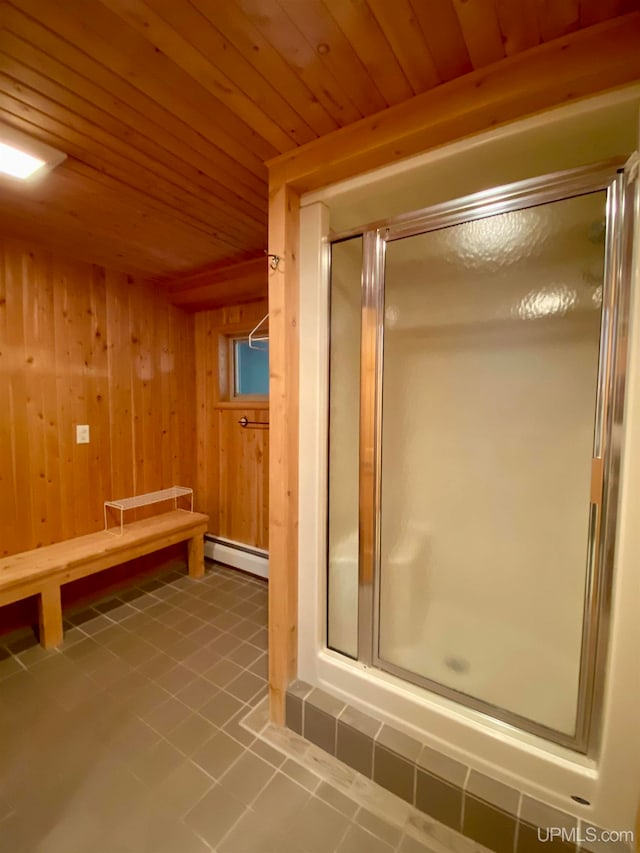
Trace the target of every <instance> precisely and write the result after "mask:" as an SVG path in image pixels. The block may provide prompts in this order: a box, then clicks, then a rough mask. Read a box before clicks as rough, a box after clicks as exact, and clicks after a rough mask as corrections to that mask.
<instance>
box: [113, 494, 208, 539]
mask: <svg viewBox="0 0 640 853" xmlns="http://www.w3.org/2000/svg"><path fill="white" fill-rule="evenodd" d="M183 497H189V498H190V499H191V509H190V510H189V511H190V512H193V489H189V488H187V487H186V486H171V487H170V488H168V489H160V490H159V491H157V492H146V494H144V495H135V496H134V497H131V498H121V499H120V500H117V501H105V502H104V529H105V530H106V531H107V532H109V533H111V532H112V531H111V530H109V525H108V519H107V508H108V507H110V508H112V509H116V510H120V534H123V533H124V514H125V512H126V511H127V510H130V509H139V508H140V507H143V506H150V505H151V504H157V503H163V502H164V501H173V502H174V505H175V508H176V509H178V498H183Z"/></svg>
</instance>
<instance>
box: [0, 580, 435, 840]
mask: <svg viewBox="0 0 640 853" xmlns="http://www.w3.org/2000/svg"><path fill="white" fill-rule="evenodd" d="M266 623H267V587H266V584H265V583H264V582H262V581H260V580H257V579H253V578H250V577H247V576H245V575H241V574H239V573H237V572H233V571H231V570H229V569H225V568H224V567H221V566H218V565H215V564H208V568H207V573H206V575H205V577H204V579H202V580H200V581H194V580H191V579H190V578H188V577H186V576H185V575H184V573H183V572H176V571H172V572H169V573H168V574H165V575H164V576H163V577H161V578H157V579H154V580H151V581H146V582H144V583H141V584H140V585H139V586H136V587H132V588H130V589H127V590H125V591H123V592H120V593H118V594H117V595H114V596H111V597H109V598H107V599H103V600H101V601H99V602H97V603H96V604H94V605H93V606H92V607H90V608H85V609H83V610H81V611H79V612H75V613H71V614H70V615H69V616H68V621H67V622H66V623H65V640H64V643H63V645H62V646H61V647H60V649H58V650H53V651H45V650H43V649H42V648H41V647H40V646H39V645H36V644H35V640H34V638H33V636H32V635H31V634H30V633H29V634H26V633H25V632H23V633H22V634H21V635H17V636H16V635H13V636H11V637H4V638H2V637H0V853H36V851H37V853H200V851H202V853H206V851H212V850H213V851H217V853H258V851H264V853H266V852H267V851H269V853H276V852H277V853H333V851H338V853H392V851H399V852H400V851H401V853H425V851H427V850H428V849H429V848H428V847H426V846H424V845H422V844H421V843H420V842H418V841H417V840H415V838H413V837H412V836H411V835H408V834H406V833H405V832H404V831H403V830H402V828H398V827H397V826H394V825H393V824H392V823H390V822H387V821H385V820H384V819H382V818H381V817H380V816H379V815H377V814H375V813H374V812H373V811H371V810H370V809H367V808H365V807H364V806H362V805H361V804H360V803H359V802H358V801H357V799H352V798H350V797H348V796H346V795H345V794H344V793H343V792H341V791H340V789H339V787H336V786H334V785H332V784H330V782H328V781H327V780H326V778H323V775H322V773H317V774H316V773H314V772H312V771H311V770H309V769H308V768H307V767H305V766H304V762H299V761H297V760H295V751H294V753H293V756H294V757H292V756H291V755H290V754H288V752H287V749H286V748H284V749H279V748H278V743H277V738H276V739H275V741H274V742H273V743H271V744H270V743H269V742H267V740H265V739H264V738H262V737H259V736H256V731H250V730H248V729H247V728H246V727H245V726H243V725H241V723H240V721H241V720H243V719H244V718H245V717H248V716H251V715H255V714H256V713H257V712H259V710H260V709H259V708H258V707H257V706H258V705H259V704H260V703H261V702H262V700H263V699H264V697H265V696H266V689H267V684H266V676H267V654H266V649H267V630H266ZM265 722H266V720H265ZM272 740H273V738H272Z"/></svg>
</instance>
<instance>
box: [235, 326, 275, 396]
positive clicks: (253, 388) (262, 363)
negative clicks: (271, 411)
mask: <svg viewBox="0 0 640 853" xmlns="http://www.w3.org/2000/svg"><path fill="white" fill-rule="evenodd" d="M231 347H232V352H231V356H232V357H231V364H232V365H233V385H232V387H233V396H234V397H264V398H266V397H268V396H269V342H268V341H265V340H262V341H260V342H259V343H256V344H255V345H254V346H253V347H250V346H249V339H248V338H232V340H231Z"/></svg>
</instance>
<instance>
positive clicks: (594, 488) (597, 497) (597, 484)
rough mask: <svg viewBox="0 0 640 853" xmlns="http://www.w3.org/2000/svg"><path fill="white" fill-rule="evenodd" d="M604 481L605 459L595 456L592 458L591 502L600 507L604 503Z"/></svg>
mask: <svg viewBox="0 0 640 853" xmlns="http://www.w3.org/2000/svg"><path fill="white" fill-rule="evenodd" d="M603 482H604V460H603V458H602V457H601V456H594V457H593V458H592V460H591V503H592V504H595V506H597V507H598V509H599V508H600V504H601V503H602V486H603Z"/></svg>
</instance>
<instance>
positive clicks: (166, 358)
mask: <svg viewBox="0 0 640 853" xmlns="http://www.w3.org/2000/svg"><path fill="white" fill-rule="evenodd" d="M0 260H1V264H0V555H7V554H12V553H18V552H19V551H24V550H27V549H29V548H34V547H37V546H39V545H46V544H49V543H51V542H57V541H61V540H63V539H66V538H69V537H72V536H78V535H82V534H83V533H89V532H91V531H93V530H98V529H100V527H101V526H102V523H103V521H102V506H103V501H105V500H108V499H110V498H117V497H124V496H126V495H130V494H133V493H134V490H136V489H137V490H138V491H142V490H146V489H156V488H162V487H164V486H169V485H172V484H173V483H174V482H175V483H179V484H184V485H192V484H194V477H195V450H194V440H195V418H194V417H193V415H192V412H193V393H194V376H195V361H194V339H193V319H192V317H190V316H189V315H187V314H185V313H183V312H182V311H180V310H179V309H177V308H174V307H173V306H170V305H169V304H168V302H167V300H166V298H165V294H164V292H163V291H159V290H158V289H157V288H154V287H153V286H152V285H150V284H147V283H145V282H138V281H134V280H132V279H131V278H129V277H127V276H126V275H124V274H122V273H114V272H111V271H109V270H105V269H103V268H102V267H97V266H91V265H89V264H83V263H77V262H73V261H69V260H66V259H65V258H62V257H58V256H56V255H53V254H51V253H50V252H49V251H47V250H45V249H42V248H39V247H34V246H32V245H28V244H25V243H22V242H18V241H14V240H11V239H4V238H0ZM178 354H179V356H178ZM174 413H175V414H174ZM82 423H86V424H89V426H90V429H91V441H90V443H89V444H88V445H77V444H76V443H75V427H76V425H77V424H82ZM174 433H175V435H174ZM174 453H175V456H174Z"/></svg>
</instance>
